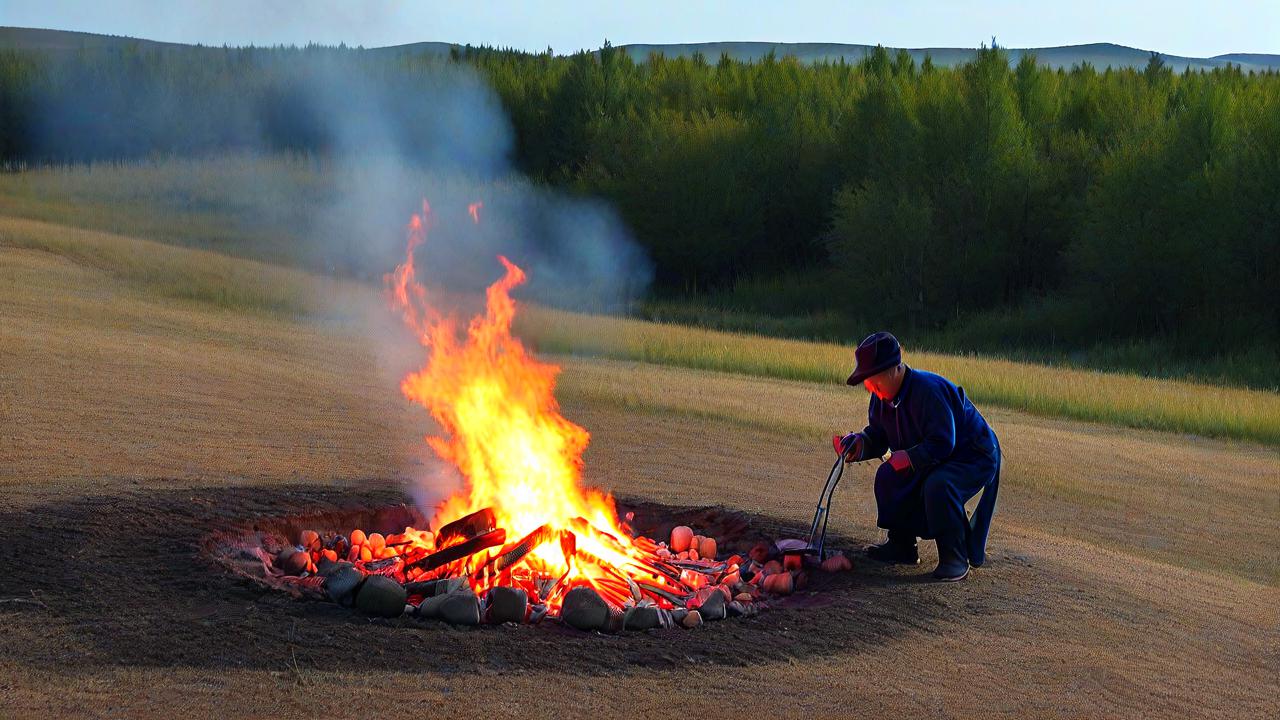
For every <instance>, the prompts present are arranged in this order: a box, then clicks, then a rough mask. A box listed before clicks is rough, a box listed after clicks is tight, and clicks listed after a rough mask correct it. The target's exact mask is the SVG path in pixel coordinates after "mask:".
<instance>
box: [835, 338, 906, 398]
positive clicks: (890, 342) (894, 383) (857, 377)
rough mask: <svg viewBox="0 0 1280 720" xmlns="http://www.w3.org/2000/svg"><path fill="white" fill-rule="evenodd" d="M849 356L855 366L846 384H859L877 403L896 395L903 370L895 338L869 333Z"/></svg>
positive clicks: (904, 372) (900, 353) (900, 354)
mask: <svg viewBox="0 0 1280 720" xmlns="http://www.w3.org/2000/svg"><path fill="white" fill-rule="evenodd" d="M853 355H854V358H855V359H856V360H857V362H858V365H857V367H856V368H854V370H853V373H852V374H851V375H849V379H848V380H847V382H848V383H849V384H850V385H862V386H864V387H866V388H867V392H870V393H873V394H875V396H876V397H878V398H880V399H881V400H892V399H893V398H894V397H896V396H897V395H898V390H899V389H900V388H901V387H902V378H903V376H904V375H905V374H906V367H905V366H904V365H903V364H902V346H900V345H899V344H898V339H897V338H895V337H894V336H893V335H891V334H889V333H887V332H878V333H873V334H871V335H868V336H867V338H866V339H865V340H863V341H862V342H861V343H859V344H858V349H857V350H855V351H854V352H853ZM886 393H887V394H886Z"/></svg>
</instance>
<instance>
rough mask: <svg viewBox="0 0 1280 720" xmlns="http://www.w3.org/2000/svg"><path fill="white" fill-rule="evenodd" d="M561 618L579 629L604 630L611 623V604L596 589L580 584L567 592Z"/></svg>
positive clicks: (561, 609) (561, 608)
mask: <svg viewBox="0 0 1280 720" xmlns="http://www.w3.org/2000/svg"><path fill="white" fill-rule="evenodd" d="M560 619H561V620H562V621H563V622H564V623H565V624H566V625H568V626H570V627H575V628H577V629H579V630H586V631H588V632H590V631H594V630H603V629H604V628H605V627H606V626H608V624H609V604H608V603H606V602H605V601H604V598H602V597H600V595H599V594H598V593H596V591H595V590H592V589H591V588H589V587H582V586H579V587H576V588H574V589H572V590H570V591H569V592H567V593H565V596H564V604H563V605H561V607H560Z"/></svg>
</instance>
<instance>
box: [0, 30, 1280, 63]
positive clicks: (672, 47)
mask: <svg viewBox="0 0 1280 720" xmlns="http://www.w3.org/2000/svg"><path fill="white" fill-rule="evenodd" d="M124 47H136V48H139V49H142V48H147V49H158V48H165V49H174V48H181V47H195V46H189V45H183V44H181V43H171V42H162V41H157V40H144V39H138V38H130V37H123V36H118V35H98V34H95V33H85V32H75V31H70V30H47V29H41V28H18V27H0V49H23V50H54V51H57V50H78V49H81V48H124ZM460 47H462V46H461V45H459V44H457V43H448V42H429V41H428V42H414V43H406V44H403V45H389V46H386V47H378V48H369V49H368V51H369V52H373V53H377V54H380V55H381V54H390V55H402V54H413V55H419V54H429V55H445V54H448V52H449V51H450V50H451V49H453V48H460ZM618 47H619V48H620V49H622V50H624V51H625V52H626V53H627V54H628V55H630V56H631V57H632V58H633V59H635V60H644V59H645V58H647V57H648V56H649V55H650V54H651V53H660V54H662V55H665V56H667V57H688V56H691V55H694V54H696V53H701V54H702V55H703V56H705V57H706V58H708V59H710V60H715V59H717V58H719V57H720V56H721V55H728V56H729V57H731V58H733V59H734V60H742V61H753V60H759V59H761V58H763V57H765V56H767V55H768V54H769V53H770V52H772V53H773V54H774V55H775V56H777V57H786V56H795V57H796V58H797V59H799V60H800V61H802V62H807V63H812V62H835V61H837V60H841V59H843V60H845V61H846V62H857V61H858V60H861V59H862V57H863V56H864V55H866V54H867V53H868V52H870V51H871V50H873V49H874V48H875V45H863V44H856V43H771V42H703V43H668V44H651V43H632V44H627V45H620V46H618ZM889 49H890V50H891V51H896V50H897V49H898V48H889ZM907 52H908V53H909V54H910V55H911V57H912V58H914V59H915V61H916V62H922V61H923V60H924V58H925V57H926V56H928V57H930V58H931V59H932V60H933V62H934V64H936V65H942V66H946V67H951V66H954V65H959V64H961V63H964V62H968V61H970V60H972V59H973V58H974V53H975V52H976V49H975V48H954V47H951V48H948V47H934V48H907ZM1008 52H1009V62H1010V63H1015V64H1016V63H1017V62H1018V61H1019V60H1020V59H1021V58H1022V56H1023V55H1024V54H1027V53H1035V56H1036V58H1037V59H1038V60H1039V62H1040V63H1041V64H1042V65H1045V66H1047V67H1052V68H1055V69H1056V68H1069V67H1071V66H1073V65H1079V64H1081V63H1085V62H1087V63H1089V64H1091V65H1093V66H1094V67H1097V68H1106V67H1113V68H1121V67H1132V68H1141V67H1143V66H1145V65H1146V64H1147V60H1148V58H1149V57H1150V55H1151V51H1150V50H1142V49H1139V48H1133V47H1127V46H1125V45H1117V44H1115V43H1089V44H1085V45H1063V46H1060V47H1042V48H1008ZM1161 57H1162V58H1164V61H1165V62H1166V63H1168V64H1169V66H1170V67H1172V68H1174V69H1175V70H1177V71H1182V70H1185V69H1187V68H1190V69H1192V70H1212V69H1213V68H1217V67H1226V66H1227V65H1229V64H1232V65H1239V66H1241V68H1243V69H1244V70H1246V71H1248V70H1256V71H1262V70H1277V69H1280V54H1267V53H1228V54H1225V55H1216V56H1214V57H1209V58H1197V57H1185V56H1181V55H1168V54H1164V53H1161Z"/></svg>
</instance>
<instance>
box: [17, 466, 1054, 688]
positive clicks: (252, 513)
mask: <svg viewBox="0 0 1280 720" xmlns="http://www.w3.org/2000/svg"><path fill="white" fill-rule="evenodd" d="M404 500H405V498H404V497H403V495H402V494H401V493H400V492H398V491H397V490H396V489H394V488H393V487H391V486H389V485H385V484H384V485H383V486H382V487H380V488H375V489H333V488H319V489H318V488H315V487H310V486H301V485H298V486H278V485H273V486H270V487H233V488H228V487H205V488H194V489H192V488H188V489H183V490H175V491H155V490H137V491H134V492H131V493H123V494H120V495H113V496H100V497H89V498H84V499H81V500H77V501H72V502H64V503H57V504H49V505H46V506H42V507H35V508H29V509H26V510H23V511H21V512H13V511H9V512H4V513H0V547H3V548H4V550H5V552H4V554H3V555H2V556H0V558H2V559H0V595H3V596H5V597H30V598H35V599H38V600H39V601H40V602H41V603H43V605H40V604H36V603H21V604H8V605H5V606H3V608H4V609H3V610H2V611H0V617H3V618H4V621H5V624H6V625H8V626H10V627H12V628H16V629H19V630H20V631H21V632H19V633H17V634H15V635H14V636H11V637H27V638H33V637H42V636H46V635H47V636H49V637H51V638H53V637H55V636H56V634H59V633H62V634H65V638H64V641H63V642H56V641H50V642H48V643H45V642H25V643H18V642H17V641H15V643H14V646H13V647H11V648H10V652H11V657H12V658H13V659H14V660H19V661H22V662H25V663H28V664H33V666H42V665H46V666H52V665H57V664H64V663H65V662H66V652H67V647H68V645H69V644H70V645H73V646H74V647H75V648H76V649H77V651H79V652H80V653H82V655H83V657H82V658H80V659H78V660H77V666H78V667H84V666H92V665H117V666H149V667H166V666H184V667H208V668H247V669H282V668H286V667H302V668H316V669H333V670H337V669H341V668H344V667H350V666H351V663H353V662H355V663H358V664H359V666H360V667H361V668H363V669H387V670H399V671H409V672H412V671H427V670H429V671H433V672H445V673H449V672H460V673H474V672H482V673H483V672H492V673H500V672H513V671H516V672H519V671H524V670H559V671H568V672H574V673H578V674H588V675H609V674H616V673H622V672H626V671H627V669H628V668H637V667H638V668H645V667H667V666H672V665H676V664H686V663H689V662H691V661H694V662H701V663H716V664H721V665H726V666H748V665H753V664H758V663H765V662H777V661H785V660H787V659H788V658H796V659H802V658H806V657H810V656H820V655H830V654H847V653H859V652H862V651H865V650H868V649H869V648H872V647H876V646H879V645H881V644H883V643H885V642H887V641H889V640H890V639H893V640H901V639H903V638H904V637H906V636H909V635H910V634H912V633H930V634H933V633H945V632H947V631H948V630H949V629H951V628H955V627H957V625H958V624H978V625H989V626H991V627H992V628H993V629H994V628H998V627H999V625H1000V623H1001V617H1002V616H1007V615H1009V614H1017V615H1025V614H1027V613H1035V612H1038V611H1042V610H1044V609H1045V608H1037V607H1033V605H1035V604H1037V603H1038V602H1040V600H1037V599H1035V598H1034V597H1033V596H1032V595H1031V594H1020V593H1018V592H1017V591H1016V590H1015V589H1014V588H1016V587H1021V586H1024V585H1025V581H1026V579H1025V578H1023V579H1022V581H1020V582H1009V580H1013V579H1014V578H1010V577H1004V578H1002V576H1006V575H1010V574H1017V573H1030V572H1031V571H1030V570H1029V569H1028V568H1027V567H1026V566H1025V565H1023V564H1019V563H999V562H997V563H993V564H992V565H990V566H989V567H988V568H984V569H983V570H982V571H980V572H975V574H974V576H973V577H971V578H970V580H968V581H966V582H965V583H961V584H959V585H958V586H957V585H945V586H940V585H937V584H933V583H927V582H921V581H920V580H921V579H922V578H923V577H925V575H926V574H927V568H925V567H924V566H921V567H920V568H911V569H902V568H885V567H881V566H877V565H875V564H874V563H871V562H869V561H866V560H865V559H862V558H860V557H858V556H856V555H854V554H852V553H851V556H852V557H853V559H854V564H855V568H854V571H853V572H849V573H842V574H839V575H825V574H823V573H814V574H813V575H812V581H811V582H810V585H809V587H808V588H807V589H806V590H805V591H802V592H801V593H800V594H798V595H796V596H793V597H791V598H788V599H787V600H785V601H784V602H782V603H780V604H779V605H778V606H776V607H773V608H771V609H770V610H768V611H766V612H764V613H761V614H760V615H758V616H756V617H752V618H734V619H729V620H725V621H722V622H718V623H711V624H708V625H705V626H703V627H702V628H699V629H697V630H693V631H688V630H683V629H670V630H655V631H649V632H644V633H625V634H619V635H598V634H590V635H589V634H584V633H580V632H577V631H573V630H570V629H567V628H563V627H560V626H559V625H557V624H552V623H544V624H542V625H539V626H518V627H517V626H500V627H484V626H482V627H474V628H455V627H451V626H448V625H445V624H442V623H437V622H432V621H422V620H417V619H413V618H399V619H396V620H381V619H370V618H366V617H364V616H362V615H360V614H358V613H357V612H355V611H353V610H350V609H347V608H343V607H339V606H337V605H333V604H330V603H326V602H317V601H302V600H296V599H294V598H292V597H290V596H288V595H286V594H285V593H283V592H280V591H276V590H270V589H268V588H265V587H263V586H262V585H259V584H256V583H254V582H252V581H251V580H248V579H246V578H243V577H240V576H237V575H233V574H231V573H229V572H227V571H226V570H225V569H224V568H223V567H221V566H219V565H217V564H215V563H214V562H212V561H211V560H209V559H208V558H207V557H205V556H204V555H203V554H202V553H201V547H202V542H203V541H204V540H205V538H207V537H208V536H209V535H210V534H211V533H215V532H219V531H224V530H227V529H228V528H236V527H251V526H252V525H253V523H254V522H255V519H263V520H266V519H269V518H279V517H282V516H287V515H294V514H311V513H339V512H342V513H347V512H352V511H353V510H354V509H357V508H366V509H367V508H378V507H385V506H389V505H395V504H399V503H401V502H403V501H404ZM619 504H620V505H622V506H624V507H634V508H635V509H636V510H637V518H636V522H637V527H639V528H641V529H647V528H652V527H669V526H670V524H671V519H670V518H684V517H694V516H698V517H708V516H718V517H721V519H722V520H724V521H725V522H730V521H732V523H736V524H737V526H738V529H739V532H740V535H739V537H738V540H737V544H738V545H739V546H740V547H749V546H750V544H751V543H752V542H754V541H755V540H756V539H757V538H761V537H771V538H777V537H785V536H794V535H795V534H796V533H797V531H798V529H797V528H796V527H795V526H794V524H791V525H788V524H787V523H785V522H783V521H781V520H778V519H775V518H768V517H761V516H748V515H745V514H742V513H737V512H734V511H732V510H725V509H723V508H720V509H713V508H665V507H664V506H660V505H656V504H653V503H649V502H646V501H643V500H635V501H631V502H628V501H626V500H620V502H619ZM667 512H669V513H670V518H666V519H665V524H664V521H663V519H657V520H654V519H653V518H661V516H662V515H663V514H664V513H667ZM717 513H718V515H717ZM829 544H830V545H833V546H835V547H846V548H847V547H855V546H857V545H858V544H860V542H855V541H854V540H853V539H850V538H841V537H833V538H831V539H830V540H829ZM23 626H25V627H23ZM6 644H8V643H6Z"/></svg>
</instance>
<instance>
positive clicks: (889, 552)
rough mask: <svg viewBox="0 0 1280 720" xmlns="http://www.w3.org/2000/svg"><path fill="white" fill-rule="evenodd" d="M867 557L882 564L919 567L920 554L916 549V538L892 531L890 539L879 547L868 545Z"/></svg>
mask: <svg viewBox="0 0 1280 720" xmlns="http://www.w3.org/2000/svg"><path fill="white" fill-rule="evenodd" d="M866 553H867V557H869V558H871V559H872V560H879V561H880V562H886V563H896V564H901V565H918V564H919V563H920V552H919V551H918V550H917V549H916V536H915V535H913V534H911V533H903V532H902V531H901V530H890V531H889V539H888V540H885V541H884V542H882V543H880V544H879V545H868V546H867V548H866Z"/></svg>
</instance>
